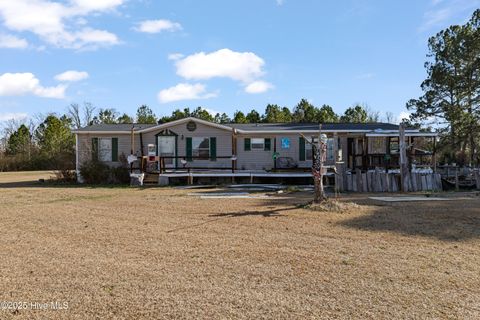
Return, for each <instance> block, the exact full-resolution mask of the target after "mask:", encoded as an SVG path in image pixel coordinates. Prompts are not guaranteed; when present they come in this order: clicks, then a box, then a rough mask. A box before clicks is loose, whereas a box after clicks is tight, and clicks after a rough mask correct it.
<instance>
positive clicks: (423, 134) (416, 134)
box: [366, 132, 439, 137]
mask: <svg viewBox="0 0 480 320" xmlns="http://www.w3.org/2000/svg"><path fill="white" fill-rule="evenodd" d="M438 135H439V134H438V133H436V132H406V133H405V136H407V137H437V136H438ZM366 136H367V137H398V136H399V133H367V134H366Z"/></svg>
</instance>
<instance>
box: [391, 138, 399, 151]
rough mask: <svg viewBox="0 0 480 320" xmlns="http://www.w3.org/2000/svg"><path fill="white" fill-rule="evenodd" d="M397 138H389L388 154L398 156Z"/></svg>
mask: <svg viewBox="0 0 480 320" xmlns="http://www.w3.org/2000/svg"><path fill="white" fill-rule="evenodd" d="M398 141H399V138H398V137H390V154H398V153H399V152H400V146H399V143H398Z"/></svg>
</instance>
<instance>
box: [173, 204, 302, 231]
mask: <svg viewBox="0 0 480 320" xmlns="http://www.w3.org/2000/svg"><path fill="white" fill-rule="evenodd" d="M293 209H298V207H296V206H295V207H288V208H279V209H275V210H273V209H271V210H263V211H258V210H256V211H240V212H227V213H217V214H211V215H209V217H211V218H212V219H209V220H207V221H202V222H200V223H195V224H191V225H188V226H183V227H179V228H175V229H171V230H168V231H167V233H172V232H176V231H181V230H186V229H193V228H196V227H201V226H203V225H206V224H209V223H213V222H216V221H219V220H224V219H227V218H239V217H247V216H262V217H266V218H268V217H274V216H275V217H279V216H282V211H288V210H293Z"/></svg>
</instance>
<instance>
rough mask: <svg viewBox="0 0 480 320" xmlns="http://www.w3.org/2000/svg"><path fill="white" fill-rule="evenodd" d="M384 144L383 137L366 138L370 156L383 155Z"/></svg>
mask: <svg viewBox="0 0 480 320" xmlns="http://www.w3.org/2000/svg"><path fill="white" fill-rule="evenodd" d="M385 142H386V139H385V138H384V137H375V138H372V137H370V138H368V151H369V153H370V154H384V153H385V149H386V146H385Z"/></svg>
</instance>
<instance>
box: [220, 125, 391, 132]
mask: <svg viewBox="0 0 480 320" xmlns="http://www.w3.org/2000/svg"><path fill="white" fill-rule="evenodd" d="M225 125H226V126H229V127H232V128H235V129H239V130H244V131H298V130H308V131H310V130H313V131H315V130H318V125H319V124H318V123H226V124H225ZM322 130H328V131H330V130H342V131H346V130H352V131H357V130H362V131H374V130H398V125H396V124H391V123H324V124H322Z"/></svg>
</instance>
